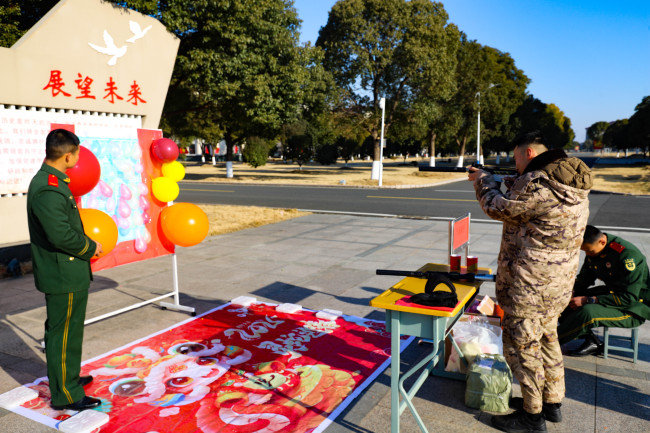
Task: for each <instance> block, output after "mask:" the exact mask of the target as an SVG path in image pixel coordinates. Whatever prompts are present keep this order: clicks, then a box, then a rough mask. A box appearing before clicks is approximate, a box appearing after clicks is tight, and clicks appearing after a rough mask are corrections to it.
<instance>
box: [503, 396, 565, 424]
mask: <svg viewBox="0 0 650 433" xmlns="http://www.w3.org/2000/svg"><path fill="white" fill-rule="evenodd" d="M510 407H511V408H513V409H517V410H523V409H524V399H523V398H521V397H512V398H511V399H510ZM561 407H562V403H544V404H542V413H543V414H544V418H545V419H546V421H550V422H561V421H562V411H561V410H560V408H561Z"/></svg>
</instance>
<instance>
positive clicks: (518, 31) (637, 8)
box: [295, 0, 650, 141]
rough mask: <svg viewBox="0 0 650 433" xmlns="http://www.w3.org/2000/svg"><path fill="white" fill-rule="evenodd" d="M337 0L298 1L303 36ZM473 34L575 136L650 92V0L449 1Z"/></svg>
mask: <svg viewBox="0 0 650 433" xmlns="http://www.w3.org/2000/svg"><path fill="white" fill-rule="evenodd" d="M334 3H336V1H335V0H295V7H296V9H297V10H298V15H299V16H300V18H301V19H302V20H303V23H302V29H301V37H300V40H301V41H302V42H307V41H311V42H312V43H315V42H316V39H317V38H318V31H319V30H320V28H321V27H322V26H324V25H325V23H326V22H327V16H328V12H329V10H330V8H331V7H332V5H333V4H334ZM442 3H443V4H444V5H445V10H446V11H447V13H448V14H449V21H450V22H453V23H455V24H456V25H457V26H458V27H459V28H460V29H461V30H462V31H464V32H465V33H466V34H467V36H468V37H469V38H470V39H476V40H477V41H478V42H480V43H481V44H483V45H489V46H491V47H494V48H497V49H499V50H501V51H504V52H507V53H510V55H511V56H512V58H514V59H515V63H516V65H517V67H518V68H520V69H522V70H523V71H524V73H525V74H526V75H527V76H528V78H530V79H531V83H530V85H529V86H528V93H530V94H532V95H534V96H535V97H536V98H538V99H540V100H541V101H542V102H545V103H547V104H549V103H553V104H555V105H557V106H558V107H559V108H560V109H561V110H562V111H563V112H564V114H565V115H566V116H567V117H569V118H570V119H571V124H572V127H573V130H574V131H575V133H576V140H578V141H583V140H584V138H585V128H587V127H589V126H590V125H591V124H593V123H594V122H597V121H600V120H604V121H613V120H617V119H624V118H628V117H630V116H631V115H632V114H633V113H634V107H635V106H636V105H637V104H638V103H639V102H641V99H642V98H643V97H644V96H648V95H650V0H609V1H605V0H447V1H443V2H442Z"/></svg>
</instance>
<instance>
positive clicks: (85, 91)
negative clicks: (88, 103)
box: [74, 73, 95, 99]
mask: <svg viewBox="0 0 650 433" xmlns="http://www.w3.org/2000/svg"><path fill="white" fill-rule="evenodd" d="M77 75H78V76H79V78H78V79H76V80H74V82H75V83H77V89H79V92H81V96H77V99H83V98H88V99H95V95H91V94H90V85H91V84H92V83H93V79H92V78H90V77H85V78H84V77H82V76H81V73H78V74H77Z"/></svg>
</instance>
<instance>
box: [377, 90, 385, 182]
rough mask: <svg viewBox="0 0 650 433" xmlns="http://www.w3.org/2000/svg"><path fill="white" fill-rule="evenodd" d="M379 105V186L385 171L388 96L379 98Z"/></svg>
mask: <svg viewBox="0 0 650 433" xmlns="http://www.w3.org/2000/svg"><path fill="white" fill-rule="evenodd" d="M379 107H380V108H381V140H380V142H379V182H378V183H379V186H381V183H382V178H383V173H384V112H385V109H386V98H381V99H380V100H379Z"/></svg>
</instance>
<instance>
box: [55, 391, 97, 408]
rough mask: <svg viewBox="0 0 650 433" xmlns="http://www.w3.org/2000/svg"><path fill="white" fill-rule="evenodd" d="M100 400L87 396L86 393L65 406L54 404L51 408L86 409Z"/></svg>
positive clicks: (93, 406) (92, 406) (95, 405)
mask: <svg viewBox="0 0 650 433" xmlns="http://www.w3.org/2000/svg"><path fill="white" fill-rule="evenodd" d="M101 402H102V401H101V400H100V399H98V398H94V397H88V396H87V395H85V396H84V398H82V399H81V400H79V401H75V402H74V403H70V404H66V405H65V406H54V405H52V409H54V410H66V409H69V410H76V411H77V412H79V411H82V410H86V409H92V408H95V407H97V406H99V405H100V404H101Z"/></svg>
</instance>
